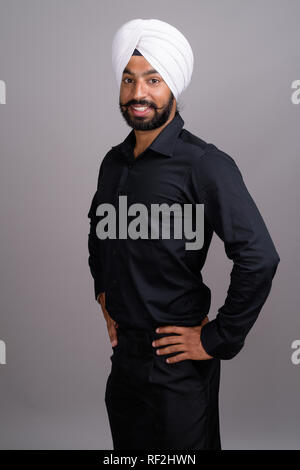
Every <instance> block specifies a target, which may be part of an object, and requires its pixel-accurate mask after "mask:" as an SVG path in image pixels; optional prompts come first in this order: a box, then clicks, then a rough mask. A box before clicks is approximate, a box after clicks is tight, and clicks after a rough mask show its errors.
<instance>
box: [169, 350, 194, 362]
mask: <svg viewBox="0 0 300 470" xmlns="http://www.w3.org/2000/svg"><path fill="white" fill-rule="evenodd" d="M186 359H189V355H188V353H187V352H185V353H182V354H176V356H172V357H168V358H167V359H166V362H167V363H168V364H174V363H176V362H182V361H185V360H186Z"/></svg>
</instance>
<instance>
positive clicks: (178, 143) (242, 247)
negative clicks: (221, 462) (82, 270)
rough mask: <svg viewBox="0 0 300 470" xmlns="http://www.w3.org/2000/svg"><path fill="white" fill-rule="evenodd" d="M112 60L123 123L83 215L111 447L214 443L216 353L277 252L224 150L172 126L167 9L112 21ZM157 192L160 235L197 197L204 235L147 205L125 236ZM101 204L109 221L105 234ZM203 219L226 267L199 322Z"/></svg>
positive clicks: (224, 352) (183, 63) (259, 299)
mask: <svg viewBox="0 0 300 470" xmlns="http://www.w3.org/2000/svg"><path fill="white" fill-rule="evenodd" d="M112 59H113V67H114V70H115V73H116V78H117V83H118V85H119V86H120V97H119V106H120V111H121V114H122V116H123V118H124V119H125V121H126V123H127V124H128V125H129V126H130V127H131V128H132V131H131V132H130V133H129V135H128V136H127V137H126V139H125V140H124V141H123V142H122V143H121V144H119V145H116V146H114V147H112V148H111V150H109V152H108V153H107V154H106V156H105V157H104V159H103V161H102V163H101V165H100V170H99V176H98V186H97V191H96V193H95V195H94V198H93V200H92V204H91V207H90V210H89V214H88V216H89V217H90V219H91V225H90V233H89V254H90V256H89V266H90V269H91V273H92V276H93V278H94V288H95V298H96V299H97V300H98V301H99V302H100V304H101V307H102V310H103V314H104V316H105V320H106V322H107V328H108V334H109V337H110V340H111V343H112V347H113V353H112V356H111V360H112V369H111V373H110V375H109V377H108V380H107V385H106V392H105V403H106V407H107V412H108V417H109V423H110V427H111V432H112V438H113V444H114V449H145V450H149V449H155V448H156V449H187V450H196V449H221V441H220V430H219V409H218V395H219V381H220V362H221V360H222V359H231V358H233V357H234V356H236V355H237V354H238V352H239V351H240V350H241V349H242V347H243V345H244V342H245V338H246V336H247V334H248V332H249V331H250V329H251V328H252V326H253V324H254V322H255V321H256V319H257V316H258V314H259V312H260V310H261V309H262V307H263V305H264V303H265V301H266V299H267V297H268V295H269V292H270V289H271V285H272V279H273V277H274V275H275V272H276V269H277V265H278V263H279V261H280V258H279V256H278V253H277V251H276V249H275V247H274V244H273V242H272V240H271V237H270V235H269V233H268V230H267V228H266V226H265V223H264V221H263V219H262V217H261V215H260V213H259V211H258V209H257V207H256V205H255V203H254V201H253V199H252V197H251V195H250V194H249V192H248V190H247V188H246V186H245V183H244V181H243V178H242V175H241V172H240V170H239V169H238V167H237V165H236V163H235V161H234V160H233V159H232V158H231V157H230V156H229V155H228V154H226V153H225V152H223V151H221V150H220V149H218V148H217V147H216V146H215V145H213V144H211V143H207V142H205V141H204V140H202V139H200V138H199V137H197V136H195V135H193V134H191V133H190V132H189V131H187V130H186V129H183V124H184V121H183V119H182V117H181V115H180V113H179V112H178V109H177V98H178V96H179V95H180V93H181V92H182V91H183V90H184V89H185V88H186V87H187V86H188V84H189V82H190V80H191V75H192V71H193V53H192V49H191V46H190V44H189V43H188V41H187V39H186V38H185V37H184V36H183V35H182V34H181V33H180V32H179V31H178V30H177V29H176V28H174V27H173V26H171V25H169V24H167V23H165V22H162V21H159V20H154V19H151V20H142V19H137V20H132V21H130V22H128V23H126V24H125V25H123V26H122V27H121V28H120V29H119V30H118V32H117V33H116V35H115V37H114V41H113V47H112ZM124 197H125V198H124ZM122 198H123V199H122ZM120 200H121V202H120ZM125 203H126V204H125ZM104 204H105V205H104ZM156 204H163V205H164V207H166V206H168V207H170V206H172V205H173V204H175V205H176V210H175V212H173V215H174V217H173V218H171V217H170V218H169V222H168V223H169V228H170V229H171V230H170V233H171V234H172V233H173V229H174V227H175V221H176V219H178V217H179V213H180V209H181V208H183V207H185V205H192V208H193V209H195V210H194V211H193V212H192V223H193V227H195V223H196V215H197V214H199V212H197V210H196V207H199V205H204V219H203V220H204V227H203V235H204V236H203V242H202V245H201V247H200V248H197V249H187V248H186V242H187V237H186V233H184V235H182V236H181V237H173V238H172V236H170V237H169V238H168V237H165V238H164V237H161V236H160V235H161V229H162V228H163V223H162V222H161V220H160V219H155V220H154V219H153V218H150V222H149V218H148V219H147V220H148V222H146V224H148V228H149V229H150V230H149V232H150V235H149V233H146V234H145V230H142V231H141V232H140V236H136V232H134V230H133V227H134V228H135V229H136V228H137V224H136V221H134V220H133V219H132V217H133V216H134V215H136V209H137V205H139V207H141V206H140V205H142V208H143V209H145V210H142V211H141V213H142V214H141V216H140V218H139V225H140V228H141V227H142V225H143V221H144V220H145V217H146V216H147V215H149V213H148V212H147V210H148V209H149V210H150V209H151V208H152V207H153V206H154V205H156ZM128 207H129V209H128ZM111 209H114V211H115V215H114V216H112V215H111V214H110V216H111V219H109V220H112V221H113V224H114V225H115V227H114V228H115V230H114V228H113V229H112V228H111V227H110V228H109V231H110V232H109V233H110V235H111V236H108V237H107V238H105V233H104V232H105V230H104V225H105V224H107V226H108V225H109V220H108V219H107V220H106V218H105V217H103V216H104V215H105V214H106V213H108V212H110V210H111ZM176 211H177V212H176ZM181 214H182V212H181ZM184 217H185V216H184ZM101 221H102V224H101ZM103 221H105V224H103ZM154 222H155V223H156V225H155V223H154ZM133 223H134V224H135V225H131V224H133ZM151 223H152V224H153V225H155V226H156V228H158V229H159V231H160V232H159V236H158V237H156V236H152V237H151V235H153V232H152V228H151V227H150V225H151ZM196 225H197V224H196ZM124 227H125V228H126V231H125V230H124ZM129 227H130V228H129ZM127 229H128V231H127ZM213 232H215V233H216V234H217V235H218V236H219V237H220V238H221V239H222V240H223V242H224V248H225V252H226V254H227V256H228V257H229V258H230V259H231V260H232V261H233V268H232V272H231V276H230V285H229V288H228V291H227V298H226V299H225V303H224V305H223V306H222V307H221V308H220V309H219V310H218V313H217V315H216V318H214V319H212V320H211V321H209V320H208V316H207V314H208V312H209V308H210V303H211V293H210V289H209V287H208V286H206V285H205V284H204V282H203V281H202V275H201V270H202V268H203V265H204V263H205V260H206V256H207V252H208V249H209V246H210V243H211V239H212V235H213ZM133 233H135V234H134V235H133ZM130 235H131V236H130ZM158 327H159V331H158V330H157V328H158Z"/></svg>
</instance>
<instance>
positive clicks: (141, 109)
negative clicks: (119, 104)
mask: <svg viewBox="0 0 300 470" xmlns="http://www.w3.org/2000/svg"><path fill="white" fill-rule="evenodd" d="M130 109H131V111H132V113H133V114H134V115H135V116H145V115H146V114H148V113H149V112H150V110H151V106H133V105H131V106H130Z"/></svg>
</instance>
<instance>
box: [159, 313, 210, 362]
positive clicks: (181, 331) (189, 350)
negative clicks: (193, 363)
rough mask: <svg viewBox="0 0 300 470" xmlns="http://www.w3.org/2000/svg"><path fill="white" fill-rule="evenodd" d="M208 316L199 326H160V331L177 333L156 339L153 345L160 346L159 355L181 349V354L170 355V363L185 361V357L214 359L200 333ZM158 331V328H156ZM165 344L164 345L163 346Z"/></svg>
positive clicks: (168, 360)
mask: <svg viewBox="0 0 300 470" xmlns="http://www.w3.org/2000/svg"><path fill="white" fill-rule="evenodd" d="M208 321H209V320H208V317H207V316H206V317H205V318H204V319H203V321H202V323H201V325H199V326H171V325H170V326H160V327H159V331H158V333H159V334H161V333H176V334H178V335H179V336H177V335H174V336H164V337H162V338H158V339H156V340H155V341H154V342H153V343H152V346H153V347H155V348H158V349H157V350H156V353H157V354H159V355H163V354H170V353H174V352H176V351H180V352H181V353H180V354H177V355H175V356H172V357H169V358H168V359H167V362H168V364H171V363H173V362H180V361H184V360H185V359H194V360H198V361H199V360H200V361H201V360H205V359H213V356H210V355H209V354H207V352H206V351H205V349H204V348H203V346H202V343H201V339H200V333H201V329H202V327H203V326H204V325H205V323H208ZM156 332H157V329H156ZM175 343H177V344H175ZM161 346H163V347H161Z"/></svg>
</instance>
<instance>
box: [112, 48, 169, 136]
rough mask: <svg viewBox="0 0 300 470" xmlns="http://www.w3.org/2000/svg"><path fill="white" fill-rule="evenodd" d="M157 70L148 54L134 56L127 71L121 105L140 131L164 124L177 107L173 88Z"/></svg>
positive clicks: (128, 119) (121, 89) (123, 82)
mask: <svg viewBox="0 0 300 470" xmlns="http://www.w3.org/2000/svg"><path fill="white" fill-rule="evenodd" d="M153 70H154V69H153V67H152V66H151V65H150V64H149V62H147V60H146V59H145V57H143V56H139V55H137V56H135V55H134V56H131V59H130V61H129V62H128V64H127V65H126V67H125V69H124V72H123V76H122V82H121V88H120V101H119V107H120V111H121V114H122V116H123V118H124V119H125V121H126V122H127V124H128V125H129V126H130V127H132V128H133V129H136V130H152V129H156V128H158V127H161V126H162V125H163V124H165V123H166V122H167V120H168V119H169V117H170V115H171V112H172V110H173V109H175V107H176V100H175V98H174V95H173V93H172V92H171V90H170V88H169V87H168V85H167V84H166V83H165V81H164V80H163V78H162V77H161V75H160V74H159V73H158V72H155V71H153ZM133 106H134V107H135V108H140V110H138V109H134V108H133ZM145 107H146V109H144V108H145Z"/></svg>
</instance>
